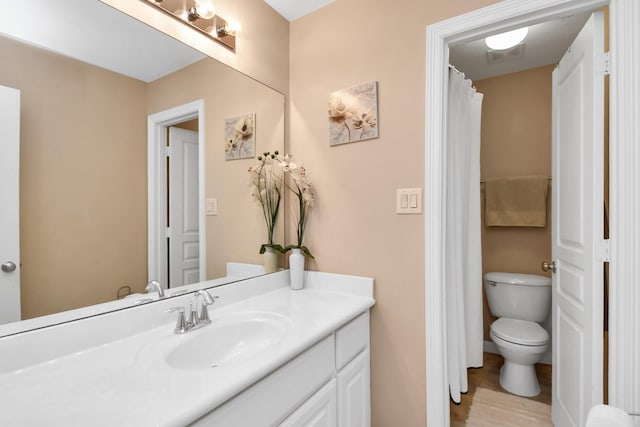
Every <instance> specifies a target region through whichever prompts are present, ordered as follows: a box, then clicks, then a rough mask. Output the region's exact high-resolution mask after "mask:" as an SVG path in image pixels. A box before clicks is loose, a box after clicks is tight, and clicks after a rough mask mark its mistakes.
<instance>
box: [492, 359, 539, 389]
mask: <svg viewBox="0 0 640 427" xmlns="http://www.w3.org/2000/svg"><path fill="white" fill-rule="evenodd" d="M500 386H501V387H502V388H503V389H505V390H506V391H508V392H509V393H513V394H517V395H518V396H523V397H534V396H537V395H539V394H540V384H539V383H538V377H537V376H536V368H535V365H521V364H519V363H514V362H510V361H507V360H506V359H505V362H504V365H502V367H501V368H500Z"/></svg>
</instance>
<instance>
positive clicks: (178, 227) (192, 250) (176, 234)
mask: <svg viewBox="0 0 640 427" xmlns="http://www.w3.org/2000/svg"><path fill="white" fill-rule="evenodd" d="M169 147H170V153H171V154H170V156H169V228H170V230H171V231H170V236H169V271H170V274H169V287H171V288H175V287H177V286H183V285H188V284H190V283H196V282H199V281H200V242H199V238H200V227H199V222H198V220H199V215H198V206H199V205H198V194H199V193H198V132H193V131H190V130H185V129H180V128H174V127H171V128H169Z"/></svg>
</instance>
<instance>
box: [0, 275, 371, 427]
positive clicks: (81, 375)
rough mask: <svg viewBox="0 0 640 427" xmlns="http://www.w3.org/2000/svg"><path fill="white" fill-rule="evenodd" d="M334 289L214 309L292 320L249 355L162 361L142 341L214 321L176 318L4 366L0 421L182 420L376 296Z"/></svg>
mask: <svg viewBox="0 0 640 427" xmlns="http://www.w3.org/2000/svg"><path fill="white" fill-rule="evenodd" d="M342 277H348V276H342ZM334 291H335V289H333V290H332V291H326V290H317V288H314V289H305V290H301V291H292V290H290V289H289V288H288V287H281V288H279V289H277V290H274V291H271V292H268V293H264V294H261V295H258V296H255V297H252V298H249V299H246V300H242V301H239V302H235V303H233V304H230V305H226V306H224V307H222V308H219V309H216V308H215V307H214V308H212V309H210V311H209V312H210V315H211V319H212V321H213V322H215V320H216V318H222V317H224V316H225V315H228V314H230V313H233V312H240V311H242V312H246V311H267V312H271V313H276V314H278V315H282V316H285V317H286V318H288V319H289V320H290V322H289V323H288V326H287V329H286V331H285V333H284V336H283V337H282V339H281V340H280V341H279V342H278V343H276V344H274V345H273V346H272V347H269V348H268V349H267V350H264V351H262V352H261V353H259V355H257V356H255V357H253V358H251V359H250V360H247V361H245V362H237V363H230V364H227V365H224V366H222V367H218V368H215V369H206V370H204V369H203V370H185V369H177V368H173V367H170V366H169V365H168V364H165V363H164V362H162V360H163V359H162V356H161V355H159V356H158V361H157V363H156V362H154V363H149V356H148V353H149V351H148V350H147V351H146V353H145V349H148V348H149V346H150V345H153V344H154V343H157V342H165V343H170V342H171V341H170V340H173V341H175V342H178V340H184V339H188V338H189V337H190V336H192V334H198V333H201V332H205V331H206V328H207V327H210V326H211V325H210V326H206V327H204V328H202V329H200V330H195V331H191V332H188V333H187V334H184V335H176V334H174V333H173V326H174V324H175V321H174V320H171V321H170V322H168V323H166V324H164V325H162V326H160V327H155V328H153V329H150V330H147V331H144V332H142V333H138V334H135V335H130V336H127V337H123V338H122V339H119V340H116V341H112V342H108V343H104V344H102V345H99V346H95V347H90V348H87V349H84V350H82V351H78V352H75V353H72V354H67V355H65V356H63V357H59V358H56V359H53V360H49V361H46V362H44V363H38V364H35V365H32V366H28V367H25V368H22V369H18V370H15V371H12V372H7V373H5V374H3V375H0V407H1V409H0V425H2V426H5V427H8V426H27V425H28V426H38V425H55V426H58V425H65V426H72V425H92V426H136V427H142V426H184V425H186V424H188V423H190V422H193V421H195V420H197V419H198V418H200V417H201V416H203V415H205V414H206V413H208V412H210V411H211V410H212V409H213V408H215V407H217V406H219V405H220V404H221V403H223V402H224V401H226V400H227V399H229V398H231V397H232V396H234V395H236V394H237V393H239V392H240V391H242V390H243V389H245V388H247V387H248V386H250V385H251V384H253V383H255V382H256V381H257V380H259V379H261V378H262V377H264V376H265V375H267V374H268V373H270V372H271V371H273V370H275V369H276V368H278V367H279V366H281V365H283V364H284V363H286V362H287V361H288V360H290V359H292V358H293V357H294V356H296V355H297V354H299V353H301V352H302V351H304V350H306V349H307V348H309V347H310V346H311V345H312V344H314V343H316V342H318V341H319V340H320V339H322V338H324V337H326V336H327V335H329V334H331V333H332V332H333V331H334V330H336V329H337V328H338V327H340V326H341V325H343V324H345V323H346V322H348V321H349V320H351V319H352V318H354V317H356V316H357V315H358V314H360V313H362V312H364V311H366V310H367V309H368V308H369V307H371V306H372V305H373V304H374V300H373V298H372V297H370V296H363V295H357V294H347V293H338V292H334ZM171 319H173V316H172V317H171ZM167 320H169V319H167ZM212 345H215V342H213V343H212ZM143 354H145V356H144V357H142V356H141V355H143Z"/></svg>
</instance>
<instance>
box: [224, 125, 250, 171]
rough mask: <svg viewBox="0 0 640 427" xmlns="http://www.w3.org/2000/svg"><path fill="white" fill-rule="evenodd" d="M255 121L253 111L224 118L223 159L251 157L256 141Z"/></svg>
mask: <svg viewBox="0 0 640 427" xmlns="http://www.w3.org/2000/svg"><path fill="white" fill-rule="evenodd" d="M255 123H256V115H255V113H251V114H245V115H243V116H238V117H231V118H229V119H226V120H225V122H224V136H225V146H224V156H225V160H235V159H247V158H253V156H254V152H255V142H256V140H255V135H256V125H255Z"/></svg>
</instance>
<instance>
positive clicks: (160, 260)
mask: <svg viewBox="0 0 640 427" xmlns="http://www.w3.org/2000/svg"><path fill="white" fill-rule="evenodd" d="M195 118H197V119H198V156H199V158H198V168H199V170H198V181H199V183H198V185H199V188H198V192H199V194H198V201H199V202H198V204H199V207H198V211H199V215H198V216H199V219H198V222H199V227H200V281H201V282H202V281H205V280H206V277H207V271H206V265H207V264H206V259H207V256H206V255H207V254H206V249H207V245H206V243H207V242H206V238H205V236H206V230H205V220H206V216H205V209H204V207H205V199H204V198H205V189H204V182H205V170H204V161H205V133H204V128H205V126H204V123H205V114H204V100H202V99H200V100H197V101H194V102H191V103H189V104H184V105H180V106H178V107H175V108H171V109H169V110H165V111H161V112H159V113H155V114H151V115H149V117H148V120H147V128H148V136H147V170H148V173H147V186H148V190H147V191H148V207H147V209H148V212H147V217H148V254H149V255H148V266H149V268H148V271H149V273H148V274H149V277H148V280H157V281H159V282H160V285H161V286H162V287H163V288H164V289H166V288H167V283H168V277H167V268H166V265H167V245H166V244H165V243H164V239H165V231H166V223H167V221H166V218H167V194H166V182H167V176H166V175H167V170H166V166H165V164H166V163H165V162H166V159H165V151H164V147H165V146H166V138H167V128H168V127H169V126H172V125H175V124H178V123H181V122H184V121H187V120H192V119H195Z"/></svg>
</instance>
